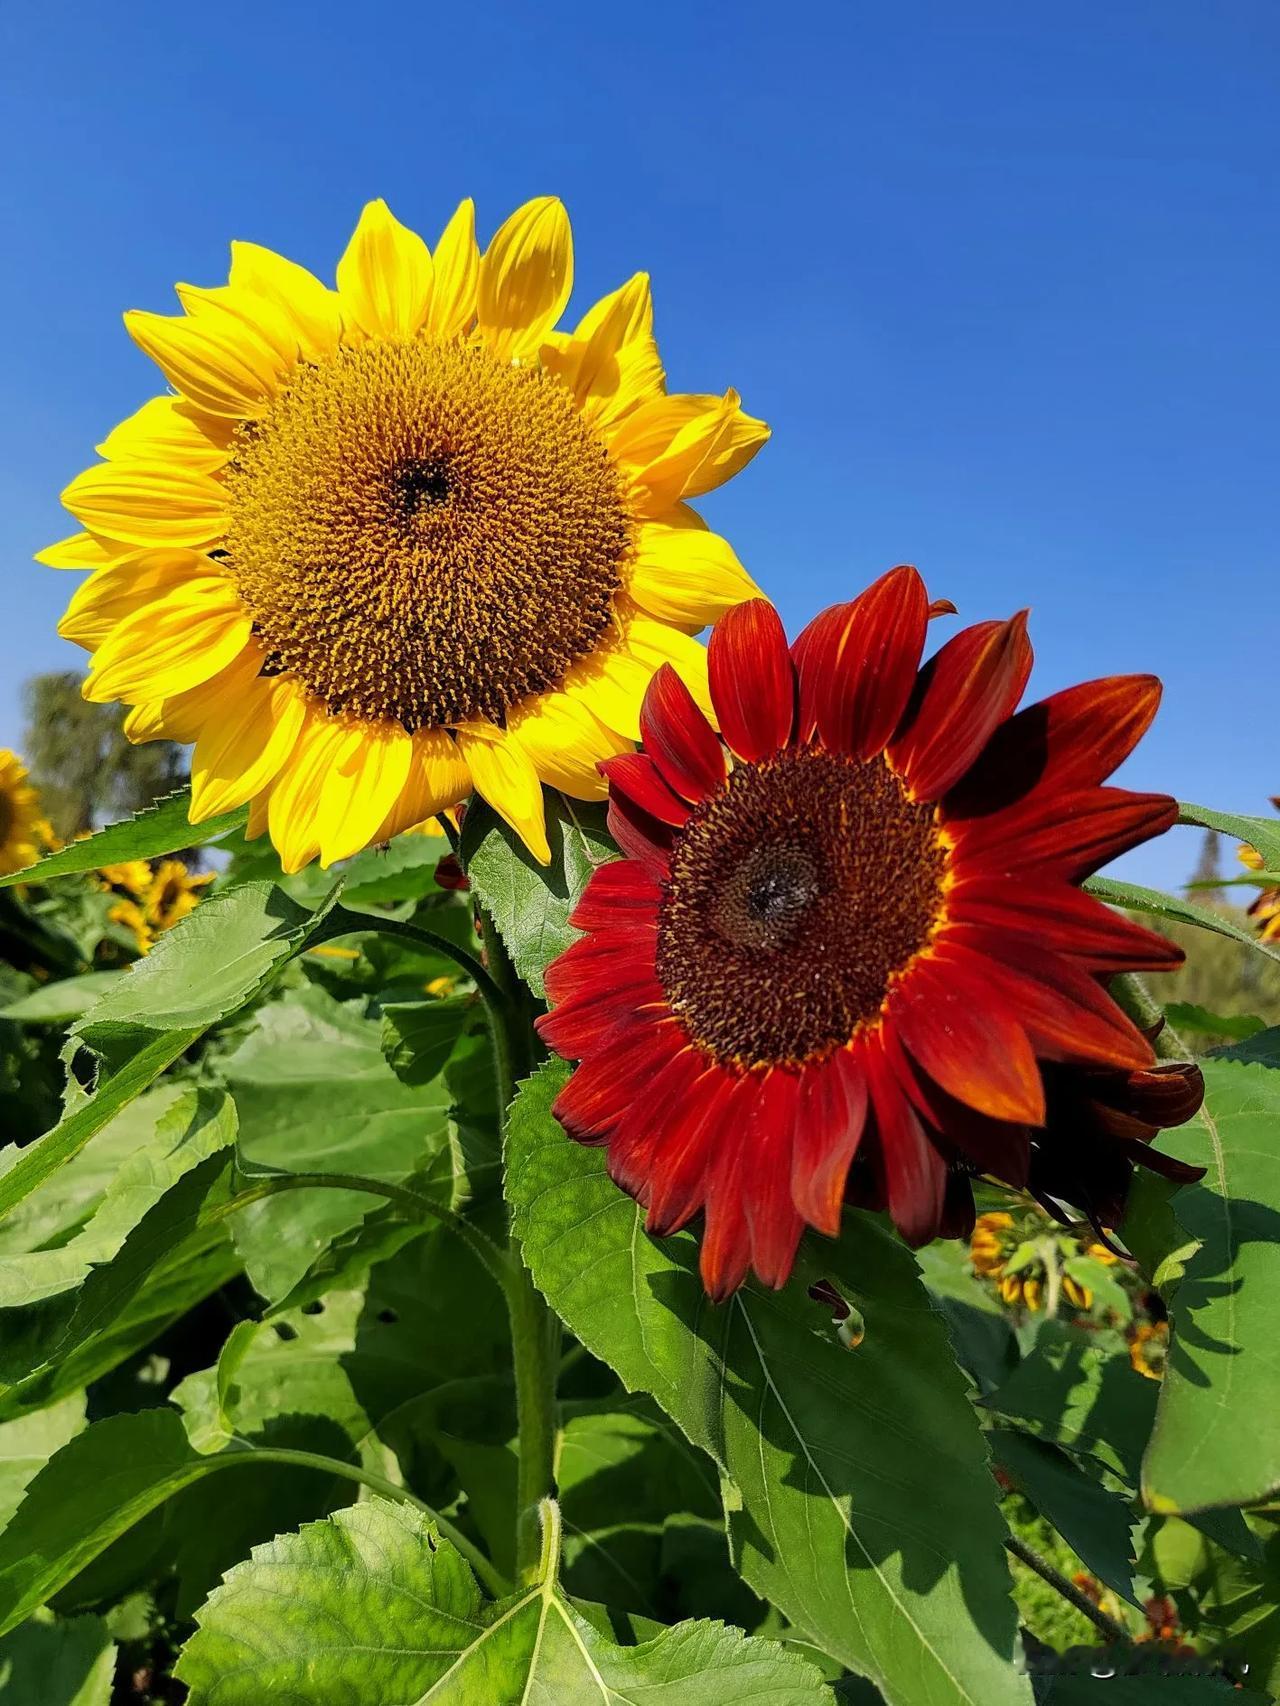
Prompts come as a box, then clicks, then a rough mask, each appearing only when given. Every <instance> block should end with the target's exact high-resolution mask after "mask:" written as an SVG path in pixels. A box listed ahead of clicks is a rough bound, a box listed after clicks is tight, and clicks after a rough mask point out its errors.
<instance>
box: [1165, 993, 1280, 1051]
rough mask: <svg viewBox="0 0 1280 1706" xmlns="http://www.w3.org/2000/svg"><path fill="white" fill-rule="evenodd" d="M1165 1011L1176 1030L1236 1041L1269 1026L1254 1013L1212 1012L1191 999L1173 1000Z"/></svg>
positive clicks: (1241, 1040) (1251, 1035) (1254, 1035)
mask: <svg viewBox="0 0 1280 1706" xmlns="http://www.w3.org/2000/svg"><path fill="white" fill-rule="evenodd" d="M1164 1011H1165V1017H1166V1018H1167V1019H1168V1021H1169V1023H1170V1024H1171V1025H1172V1026H1173V1028H1174V1030H1175V1031H1199V1032H1202V1033H1203V1034H1204V1035H1205V1036H1210V1037H1230V1038H1231V1039H1232V1041H1234V1042H1245V1041H1247V1039H1248V1038H1249V1037H1256V1036H1257V1034H1258V1032H1259V1031H1265V1030H1266V1028H1267V1022H1266V1020H1265V1019H1259V1018H1258V1017H1257V1016H1256V1015H1255V1014H1253V1013H1210V1012H1208V1011H1206V1009H1205V1008H1203V1007H1197V1006H1196V1005H1195V1003H1194V1002H1191V1001H1171V1002H1170V1003H1169V1004H1168V1006H1167V1007H1166V1008H1165V1010H1164Z"/></svg>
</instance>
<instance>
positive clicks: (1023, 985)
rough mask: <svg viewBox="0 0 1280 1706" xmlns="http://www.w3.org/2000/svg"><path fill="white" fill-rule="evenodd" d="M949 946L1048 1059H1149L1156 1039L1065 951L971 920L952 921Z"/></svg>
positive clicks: (1132, 1063) (1131, 1062)
mask: <svg viewBox="0 0 1280 1706" xmlns="http://www.w3.org/2000/svg"><path fill="white" fill-rule="evenodd" d="M947 949H948V952H949V953H955V954H958V955H960V956H962V957H964V958H965V960H966V963H967V964H968V965H969V966H970V967H971V968H972V969H973V970H974V972H975V975H977V976H980V977H981V976H985V977H987V978H988V979H989V980H990V982H991V983H992V984H993V985H994V987H995V988H996V989H997V991H999V992H1000V993H1002V994H1003V995H1004V996H1005V998H1006V999H1007V1000H1008V1001H1009V1002H1010V1003H1011V1004H1012V1006H1013V1010H1014V1011H1015V1012H1016V1013H1017V1015H1018V1018H1019V1020H1020V1021H1021V1023H1022V1024H1023V1025H1025V1026H1026V1029H1027V1032H1028V1034H1029V1036H1030V1037H1031V1040H1032V1042H1033V1043H1034V1044H1035V1045H1036V1050H1037V1052H1038V1053H1039V1054H1041V1055H1043V1056H1045V1057H1046V1058H1047V1059H1049V1060H1076V1061H1091V1060H1096V1061H1100V1062H1103V1063H1104V1064H1106V1065H1108V1066H1117V1067H1125V1068H1135V1067H1145V1066H1150V1064H1151V1061H1152V1058H1153V1057H1152V1052H1151V1044H1150V1043H1149V1042H1148V1041H1147V1039H1146V1038H1145V1037H1144V1036H1143V1034H1142V1032H1141V1031H1140V1030H1139V1029H1138V1028H1137V1026H1136V1025H1135V1024H1134V1023H1133V1021H1132V1020H1131V1019H1129V1018H1128V1017H1127V1016H1126V1015H1125V1014H1124V1013H1123V1012H1121V1010H1120V1008H1119V1007H1117V1006H1116V1004H1115V1002H1114V1001H1113V1000H1112V999H1111V997H1110V996H1109V995H1108V994H1107V992H1106V990H1105V989H1104V988H1103V987H1102V985H1101V984H1100V983H1099V982H1098V981H1097V979H1096V978H1093V977H1090V976H1089V975H1088V973H1087V972H1084V971H1082V970H1081V969H1080V967H1079V966H1077V965H1075V964H1074V963H1073V962H1072V961H1071V960H1068V959H1066V958H1064V957H1063V956H1062V955H1061V954H1055V953H1052V952H1051V951H1050V950H1048V949H1047V948H1040V947H1037V946H1036V945H1035V944H1034V943H1032V942H1024V941H1021V940H1020V939H1018V938H1016V937H1013V936H1008V935H1005V934H1004V933H1003V932H1001V931H996V930H984V929H982V928H981V927H980V926H978V925H971V924H955V925H952V926H950V927H949V928H948V930H947ZM975 960H976V961H977V964H976V966H975V965H974V961H975Z"/></svg>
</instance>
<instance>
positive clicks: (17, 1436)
mask: <svg viewBox="0 0 1280 1706" xmlns="http://www.w3.org/2000/svg"><path fill="white" fill-rule="evenodd" d="M572 285H573V245H572V239H571V234H570V229H569V224H568V220H567V217H566V215H565V211H564V209H563V207H562V206H561V204H560V202H559V201H558V200H556V199H555V198H553V197H543V198H539V199H537V200H535V201H532V202H529V203H527V204H525V205H524V206H522V207H520V208H519V209H517V210H516V211H515V212H514V213H513V214H511V215H510V217H508V218H507V219H506V220H505V221H504V222H502V223H501V224H500V225H499V226H498V228H497V230H496V231H495V232H494V233H493V234H492V236H491V237H489V239H488V241H487V242H486V243H485V244H484V246H483V247H482V246H481V244H480V243H479V242H478V241H477V237H476V228H475V214H474V209H473V207H472V204H471V203H470V202H469V201H464V202H463V203H462V204H461V206H460V207H459V208H458V209H457V212H456V213H455V214H454V215H453V217H452V218H451V219H450V220H449V221H448V223H447V224H446V225H445V228H444V230H443V232H442V233H441V234H440V235H439V237H438V238H437V239H436V241H435V242H434V244H433V245H431V246H429V245H428V243H427V242H426V241H425V240H424V239H423V238H422V237H421V236H419V235H418V234H417V233H415V232H414V231H411V230H410V229H408V228H407V227H406V226H404V225H402V224H400V223H399V221H397V220H396V218H395V217H394V216H393V214H392V213H391V211H390V210H389V208H388V207H387V206H386V204H385V203H383V202H381V201H375V202H372V203H370V204H369V205H368V206H367V207H366V208H365V209H364V211H363V213H362V214H361V215H360V218H359V221H358V223H357V225H356V228H355V231H354V234H353V236H352V237H351V240H350V242H349V244H348V246H347V248H346V249H345V251H344V252H343V254H342V255H341V257H340V259H339V260H338V261H337V265H336V273H335V282H334V284H333V285H329V284H327V283H324V282H322V281H321V280H320V279H319V278H317V277H316V276H314V275H313V274H312V273H311V272H309V271H307V270H305V269H304V268H303V267H301V266H299V265H297V264H295V263H294V262H292V261H290V260H288V259H286V258H284V257H283V256H281V255H278V254H276V253H274V252H273V251H271V250H268V249H265V248H262V247H259V246H257V245H255V244H252V243H239V242H237V243H234V244H233V245H232V250H231V265H230V272H229V277H228V279H227V282H225V283H219V284H217V285H215V286H213V287H210V288H197V287H194V286H189V285H185V284H183V285H179V286H178V287H177V292H178V298H179V306H180V312H179V313H177V314H176V315H172V316H169V315H158V314H152V313H143V312H132V313H130V314H129V315H127V316H126V323H127V326H128V330H129V332H130V334H131V336H132V337H133V339H134V340H135V342H136V343H137V344H138V345H139V346H140V347H141V349H142V350H143V351H144V352H145V353H146V355H148V356H149V357H150V358H151V359H152V360H153V361H154V363H155V365H156V367H157V368H158V370H159V377H158V380H157V394H156V395H155V396H153V397H152V398H151V399H150V400H149V401H144V402H143V403H142V404H141V406H140V407H139V408H138V410H137V412H136V413H135V414H133V415H132V416H130V417H129V418H128V419H127V420H125V421H124V422H123V423H122V424H120V425H117V426H115V427H113V428H112V429H111V430H110V431H108V432H107V433H106V436H105V437H104V438H103V440H102V442H101V444H100V445H99V447H98V460H97V461H95V462H94V463H93V465H92V466H90V467H89V468H88V469H87V470H85V471H84V472H81V473H79V474H77V475H76V476H75V477H74V478H73V479H72V480H71V482H70V484H69V485H68V487H67V489H66V491H65V492H64V494H63V501H64V503H65V505H66V508H67V509H68V511H69V512H70V514H71V516H72V517H73V518H74V521H75V524H76V529H77V530H76V531H74V532H72V533H71V534H70V535H69V536H68V537H66V538H64V539H62V540H60V541H59V542H58V543H56V544H53V545H50V546H49V547H48V548H47V549H46V550H44V551H43V552H42V553H41V555H40V561H41V562H42V563H43V564H44V565H46V566H47V567H48V568H50V569H54V570H59V571H70V572H69V573H68V575H67V578H68V580H69V581H70V583H71V589H70V593H69V600H68V603H67V607H66V614H65V616H64V618H63V620H62V624H61V628H60V632H61V633H62V634H63V635H64V636H65V637H66V638H68V639H70V640H72V641H74V642H75V643H76V644H78V645H80V646H81V647H83V648H84V650H85V651H86V653H87V654H88V673H87V675H86V677H85V682H84V689H83V691H84V696H85V697H86V698H87V699H89V700H90V701H92V702H94V703H96V704H99V705H117V704H118V705H119V706H120V707H121V710H120V715H121V716H122V718H123V726H124V730H125V733H126V734H127V736H128V738H129V740H130V741H133V742H137V743H142V742H146V741H151V740H168V741H173V742H177V743H179V744H180V745H181V746H183V747H185V748H190V786H189V787H188V788H184V789H183V790H181V791H179V792H177V793H175V794H172V795H170V796H167V797H165V798H163V799H161V800H159V801H157V802H156V804H155V805H154V806H153V807H151V808H150V809H147V810H144V811H142V812H140V813H138V814H137V815H136V816H133V817H131V818H128V819H126V820H124V821H121V822H117V823H112V824H109V825H105V826H100V827H97V828H95V829H94V830H93V831H92V832H90V833H87V834H85V835H82V836H79V837H72V838H71V839H68V840H65V842H63V841H60V838H59V837H58V836H57V835H56V834H55V832H54V829H53V827H52V826H51V824H50V823H49V821H48V820H47V818H46V816H45V812H44V808H43V806H42V803H41V798H40V793H39V788H38V778H33V777H32V776H31V775H29V774H28V772H27V769H26V767H25V766H24V764H23V761H22V758H21V756H20V755H19V754H17V753H13V752H0V1096H2V1097H3V1106H4V1122H3V1137H4V1141H5V1147H4V1148H3V1150H2V1151H0V1706H121V1703H132V1706H144V1703H151V1706H164V1703H180V1702H188V1703H189V1706H262V1703H263V1702H266V1701H274V1700H278V1701H280V1702H287V1703H288V1706H411V1703H412V1706H427V1703H428V1702H431V1703H436V1702H439V1703H441V1706H452V1703H456V1706H521V1703H524V1706H534V1703H538V1706H591V1703H602V1706H640V1703H643V1706H725V1703H731V1702H732V1703H736V1702H743V1703H747V1706H835V1703H836V1702H846V1703H854V1706H875V1703H877V1702H883V1703H886V1706H1035V1703H1040V1706H1095V1703H1096V1706H1108V1703H1113V1706H1161V1703H1162V1702H1169V1703H1171V1706H1215V1703H1217V1702H1226V1701H1228V1700H1234V1699H1237V1698H1238V1699H1240V1700H1241V1701H1242V1702H1249V1701H1257V1702H1263V1701H1265V1700H1267V1699H1268V1698H1270V1697H1271V1696H1272V1695H1273V1694H1274V1693H1275V1692H1276V1691H1277V1690H1280V1383H1278V1380H1277V1350H1276V1336H1275V1304H1274V1298H1275V1295H1276V1293H1275V1290H1274V1288H1275V1287H1276V1285H1277V1284H1278V1283H1280V1027H1274V1028H1273V1027H1271V1026H1269V1025H1268V1024H1267V1022H1266V1014H1265V1013H1264V1014H1262V1015H1259V1014H1257V1013H1255V1012H1254V1011H1253V1010H1252V1009H1251V1007H1250V1006H1249V1004H1248V1003H1247V1002H1246V1001H1242V1002H1241V1003H1239V1004H1238V1005H1232V1006H1227V1005H1226V1004H1224V1009H1223V1010H1210V1009H1208V1008H1206V1007H1205V1006H1204V1005H1202V1004H1201V1003H1200V1002H1199V1001H1198V1000H1197V999H1196V998H1195V990H1196V988H1197V987H1198V986H1196V985H1194V984H1188V983H1187V981H1186V979H1187V976H1188V973H1187V972H1184V971H1183V970H1182V969H1181V968H1183V965H1184V960H1186V959H1188V958H1189V959H1190V960H1191V961H1192V962H1194V961H1195V956H1196V954H1197V951H1198V949H1197V944H1198V943H1199V942H1201V941H1206V942H1212V943H1213V944H1214V947H1215V950H1216V951H1217V952H1219V953H1222V954H1227V953H1229V954H1230V955H1232V956H1234V960H1233V962H1232V964H1233V965H1240V964H1246V963H1249V964H1252V963H1254V962H1257V964H1258V965H1260V966H1263V967H1265V969H1266V972H1267V976H1268V977H1271V978H1273V979H1274V972H1273V969H1272V967H1270V966H1269V965H1267V964H1266V962H1267V961H1275V960H1277V959H1280V935H1277V925H1278V924H1280V901H1278V900H1277V895H1278V894H1280V820H1277V819H1273V818H1270V817H1265V816H1240V815H1237V814H1233V813H1231V812H1226V811H1220V810H1217V809H1210V808H1207V807H1202V806H1199V805H1193V804H1185V803H1179V802H1178V801H1177V800H1176V799H1175V798H1174V797H1173V796H1172V795H1171V794H1165V793H1137V792H1134V791H1132V790H1130V789H1127V788H1125V787H1122V786H1117V785H1114V784H1113V782H1112V781H1111V778H1112V776H1113V773H1114V772H1115V771H1116V770H1117V768H1118V767H1119V766H1120V765H1121V764H1122V763H1123V761H1124V760H1125V759H1126V758H1127V757H1128V756H1129V754H1130V753H1131V752H1132V751H1133V749H1134V748H1135V746H1136V745H1137V744H1138V743H1139V742H1140V740H1141V739H1142V737H1143V735H1144V733H1145V731H1146V730H1147V728H1148V726H1149V725H1150V723H1151V722H1152V719H1153V718H1154V717H1155V716H1156V714H1157V709H1158V705H1159V700H1160V695H1161V688H1160V683H1159V682H1158V681H1157V680H1156V679H1155V677H1153V676H1150V675H1142V674H1133V675H1106V676H1103V677H1101V678H1099V679H1094V680H1090V681H1086V682H1084V683H1082V684H1079V685H1076V686H1072V687H1068V688H1065V689H1063V690H1062V691H1059V692H1056V693H1054V694H1052V695H1050V696H1049V697H1047V698H1043V699H1040V700H1038V701H1035V702H1030V703H1024V697H1025V690H1026V688H1027V684H1028V678H1029V675H1030V672H1031V667H1032V636H1031V631H1030V628H1029V624H1028V620H1027V616H1026V612H1025V611H1024V612H1018V613H1014V614H1012V615H1008V616H1004V615H1000V616H996V617H992V616H991V615H990V614H989V613H988V612H985V611H979V612H975V613H972V615H971V614H970V613H968V612H966V613H964V615H963V616H960V615H958V614H957V611H956V608H955V606H954V605H953V604H952V603H951V602H950V600H949V599H947V598H946V597H945V596H942V594H944V593H945V591H946V589H945V587H944V588H934V587H926V585H925V582H924V580H923V578H922V577H921V575H920V574H919V573H918V572H917V571H916V570H915V569H914V568H913V567H910V566H907V565H899V566H893V567H890V566H886V569H885V572H884V573H882V574H881V575H880V576H879V578H877V579H875V580H873V581H872V583H871V584H870V585H868V586H866V587H862V586H858V585H853V586H850V587H849V589H848V592H849V596H848V598H847V600H846V601H844V602H841V603H837V604H835V605H833V606H831V607H830V608H828V609H825V610H820V611H815V612H813V613H812V619H811V620H810V621H809V622H808V625H807V626H804V627H803V628H802V629H801V630H800V631H799V632H798V633H795V634H792V635H788V634H787V633H786V632H785V630H784V626H783V622H782V619H781V617H780V616H779V615H778V613H777V611H776V610H775V608H774V605H773V603H772V602H771V600H770V595H771V593H773V592H776V591H777V588H776V587H771V585H770V581H769V576H768V573H767V572H766V571H765V570H764V569H763V568H761V569H759V573H760V579H759V581H757V580H756V579H753V578H752V576H751V575H749V574H748V572H747V570H746V569H745V568H744V567H743V565H742V564H741V563H740V561H739V559H738V557H737V555H736V553H735V550H734V548H733V546H732V544H731V543H730V542H729V540H728V539H726V538H724V537H722V536H721V535H720V534H719V533H717V532H714V531H712V529H711V528H710V527H709V526H708V525H707V524H706V522H705V521H704V520H703V519H702V517H701V516H700V514H699V512H698V510H697V509H696V508H695V507H693V506H694V505H695V504H696V503H697V501H698V500H699V499H700V498H701V497H702V496H703V495H704V494H706V493H708V492H711V491H712V490H714V489H716V488H719V487H722V486H725V485H727V484H728V483H729V482H731V481H733V480H735V478H737V477H738V476H740V475H741V476H743V477H744V478H745V479H749V478H750V474H749V473H747V474H744V470H746V469H747V465H748V464H749V463H750V462H751V460H752V459H753V457H754V456H755V455H756V454H757V452H759V451H760V450H761V449H762V447H763V446H764V445H765V443H766V441H767V439H768V437H769V429H768V428H767V427H766V426H765V425H764V423H762V422H761V421H759V420H757V419H755V418H754V417H753V416H751V415H750V414H748V413H747V412H746V411H745V409H744V407H743V405H742V402H741V399H740V398H739V396H738V394H737V392H736V391H734V390H733V389H731V388H726V389H725V390H724V391H723V392H720V393H717V394H701V393H683V392H675V391H670V390H669V389H668V387H667V382H666V375H665V369H664V365H663V361H662V357H661V355H660V352H659V347H658V344H657V342H656V340H655V336H654V328H653V311H652V304H651V296H650V284H649V279H648V277H647V276H646V275H645V274H637V275H636V276H635V277H633V278H631V279H630V280H629V281H627V282H626V283H625V284H623V285H622V286H620V287H619V288H618V289H617V290H615V291H614V292H612V293H611V294H610V295H607V296H606V297H604V298H603V299H602V300H601V301H599V302H597V303H596V304H595V305H594V306H592V307H591V308H589V309H588V310H587V312H586V313H585V314H584V315H582V317H581V318H580V319H578V320H577V321H576V323H574V324H573V325H567V324H562V321H563V317H564V314H565V310H566V307H567V304H568V301H569V297H570V293H571V290H572ZM729 513H731V511H730V512H729ZM1178 822H1181V823H1184V824H1193V825H1199V826H1201V827H1202V828H1203V829H1205V830H1211V831H1216V832H1218V833H1219V834H1221V835H1222V836H1225V837H1227V838H1229V839H1230V841H1231V843H1232V845H1239V846H1240V847H1241V849H1242V854H1243V859H1244V863H1243V864H1242V865H1241V867H1240V873H1241V874H1240V875H1239V876H1237V877H1236V878H1234V879H1233V880H1234V881H1235V882H1237V883H1239V884H1241V885H1243V889H1244V892H1245V893H1246V895H1247V896H1248V897H1249V898H1250V899H1251V900H1252V901H1253V902H1254V905H1253V909H1252V914H1249V913H1246V912H1245V911H1243V910H1242V909H1234V908H1230V907H1227V906H1225V905H1213V904H1208V903H1204V904H1202V903H1201V902H1200V900H1199V899H1197V898H1196V897H1195V895H1194V892H1193V895H1192V898H1191V899H1183V898H1180V897H1175V896H1172V895H1167V894H1164V893H1159V892H1156V891H1154V890H1150V889H1144V888H1138V887H1135V886H1133V885H1132V884H1129V883H1127V882H1123V881H1120V880H1117V879H1116V878H1115V877H1113V876H1108V875H1107V874H1106V867H1107V866H1108V865H1109V864H1110V862H1111V861H1112V860H1114V859H1115V858H1117V857H1118V856H1119V855H1121V854H1123V853H1125V852H1128V851H1130V850H1131V849H1133V848H1136V847H1138V846H1140V845H1142V844H1144V843H1146V842H1148V841H1149V840H1151V839H1152V838H1153V837H1155V836H1158V835H1160V834H1162V833H1163V832H1164V831H1166V830H1167V829H1169V828H1170V827H1171V826H1173V825H1174V824H1175V823H1178ZM1234 975H1235V974H1233V976H1234ZM1227 982H1228V987H1235V985H1233V984H1232V983H1231V981H1230V979H1228V980H1227ZM1239 987H1241V988H1244V987H1247V983H1243V982H1242V983H1240V984H1239ZM1268 999H1270V998H1268Z"/></svg>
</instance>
